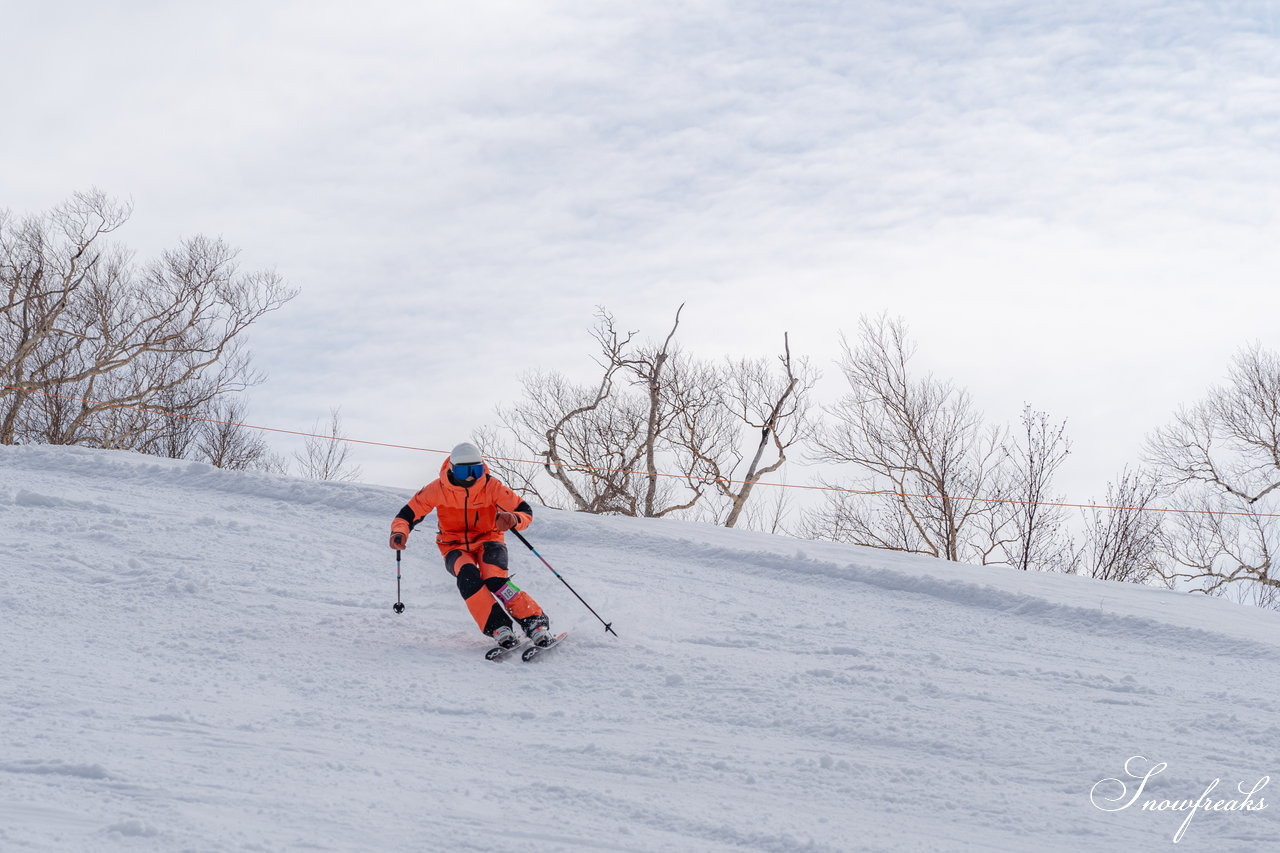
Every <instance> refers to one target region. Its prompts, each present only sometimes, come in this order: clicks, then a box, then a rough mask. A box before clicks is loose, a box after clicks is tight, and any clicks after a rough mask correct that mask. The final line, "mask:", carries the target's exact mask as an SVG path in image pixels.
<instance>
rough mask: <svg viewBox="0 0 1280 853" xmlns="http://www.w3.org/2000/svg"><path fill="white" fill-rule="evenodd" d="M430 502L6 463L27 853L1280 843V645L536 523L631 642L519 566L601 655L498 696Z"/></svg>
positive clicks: (1185, 621)
mask: <svg viewBox="0 0 1280 853" xmlns="http://www.w3.org/2000/svg"><path fill="white" fill-rule="evenodd" d="M414 461H415V463H416V462H417V460H416V459H415V460H414ZM416 467H417V469H418V471H417V477H418V478H419V479H420V480H421V481H422V482H425V481H426V480H427V479H430V478H431V477H432V476H433V472H434V469H435V467H436V460H434V459H433V458H428V457H423V460H422V462H421V464H417V465H416ZM409 491H411V490H406V489H391V488H386V487H377V486H366V485H353V484H335V483H317V482H310V481H302V480H296V479H291V478H286V477H277V476H271V475H266V474H258V473H243V472H228V471H221V470H218V469H215V468H212V467H209V466H207V465H203V464H198V463H190V462H185V461H175V460H163V459H156V458H153V457H146V456H139V455H135V454H129V453H120V452H107V451H90V450H85V449H79V448H51V447H0V677H2V678H3V681H2V683H3V685H4V689H3V690H0V850H5V851H8V850H40V851H81V850H83V851H97V850H108V851H116V850H129V851H171V850H201V851H223V850H226V851H231V850H296V849H320V850H338V851H348V850H349V851H384V850H385V851H406V850H408V851H419V850H421V851H436V850H440V851H491V850H494V849H538V850H539V851H541V853H547V851H560V850H563V851H600V850H625V851H668V850H671V851H686V850H687V851H741V850H765V851H787V853H790V851H796V850H808V851H850V850H894V851H897V850H919V851H933V850H941V851H968V850H973V851H978V850H982V851H988V850H1006V851H1017V852H1018V853H1023V851H1029V850H1037V851H1058V850H1061V851H1079V850H1096V851H1108V850H1123V851H1133V850H1157V849H1164V848H1165V846H1166V845H1169V844H1171V843H1172V842H1173V838H1174V836H1175V834H1177V833H1179V831H1180V829H1181V832H1182V834H1181V835H1180V842H1179V846H1178V848H1177V849H1181V850H1213V851H1227V850H1238V851H1254V850H1261V849H1266V848H1268V847H1269V846H1270V845H1272V844H1274V843H1275V842H1276V841H1277V840H1280V807H1271V806H1270V801H1269V799H1268V795H1270V794H1272V793H1273V790H1272V789H1271V788H1268V787H1265V785H1264V787H1263V788H1261V789H1258V790H1257V791H1255V792H1254V793H1253V794H1252V795H1251V796H1250V795H1248V794H1245V793H1242V792H1241V786H1243V791H1246V792H1247V791H1248V790H1249V789H1250V788H1252V787H1255V786H1256V785H1257V784H1258V783H1259V780H1260V779H1262V778H1264V777H1267V776H1269V775H1271V774H1273V773H1274V772H1275V771H1277V770H1278V769H1280V767H1277V753H1276V750H1275V738H1274V733H1273V725H1274V720H1275V716H1276V712H1277V711H1280V699H1278V698H1277V696H1276V694H1275V685H1276V684H1277V683H1280V637H1278V636H1277V631H1276V628H1277V621H1276V620H1277V614H1275V613H1272V612H1268V611H1262V610H1257V609H1254V608H1248V607H1242V606H1238V605H1234V604H1231V603H1228V602H1224V601H1219V600H1213V599H1205V598H1203V597H1199V596H1190V595H1185V594H1177V593H1173V592H1168V591H1164V590H1155V589H1146V588H1139V587H1135V586H1130V585H1122V584H1112V583H1104V582H1098V581H1092V580H1089V579H1084V578H1077V577H1065V576H1052V575H1027V574H1023V573H1019V572H1014V571H1011V570H1008V569H997V568H982V567H975V566H967V565H960V564H953V563H946V562H942V561H937V560H929V559H923V558H917V557H911V556H908V555H900V554H891V553H885V552H880V551H874V550H869V549H862V548H855V547H849V546H842V545H836V544H831V543H815V542H805V541H799V540H794V539H788V538H784V537H775V536H767V535H763V534H757V533H750V532H745V531H733V530H724V529H722V528H716V527H712V526H709V525H703V524H695V523H687V522H673V521H655V520H646V519H629V518H603V517H594V516H584V515H580V514H575V513H568V512H562V511H554V510H547V509H541V508H536V514H535V521H534V525H533V527H532V528H530V530H529V531H528V536H529V538H530V539H531V541H533V543H534V544H535V546H536V547H537V548H538V550H539V552H540V553H541V554H542V555H543V556H544V557H545V558H546V559H547V560H548V561H550V562H551V564H552V565H553V566H555V568H556V569H557V570H558V571H559V572H560V573H561V574H562V575H563V576H564V578H565V579H566V580H567V581H569V583H571V584H572V585H573V586H574V588H575V589H576V590H577V591H578V592H579V593H580V594H581V595H582V596H583V598H585V599H586V600H587V601H588V602H589V603H590V604H591V605H592V606H593V607H594V608H595V609H596V610H597V611H599V612H600V613H601V615H602V616H604V617H605V618H606V619H608V620H610V621H611V622H612V623H613V625H614V628H615V630H616V631H617V633H618V635H619V636H618V637H617V638H614V637H612V636H609V635H607V634H605V633H604V631H603V629H602V627H601V625H600V623H599V622H598V621H596V619H595V618H594V617H593V616H592V615H591V614H590V613H589V612H588V611H587V610H586V608H584V607H583V606H582V604H581V603H579V602H578V600H577V599H576V598H574V597H573V595H572V594H571V593H570V592H569V590H568V589H567V588H566V587H565V586H563V585H562V584H561V583H560V582H559V581H558V580H557V579H556V578H555V576H554V575H552V573H550V572H548V571H547V570H546V569H545V567H543V566H542V564H541V563H540V562H538V561H537V560H536V559H535V558H534V557H533V556H532V555H531V554H529V553H528V552H527V551H526V550H524V548H523V547H522V546H520V545H519V544H518V543H516V542H514V540H513V542H512V549H511V553H512V565H513V575H514V577H515V579H516V581H517V583H519V584H520V586H522V587H523V588H525V589H526V590H528V591H529V592H530V593H532V594H533V595H534V596H535V597H536V598H537V599H538V600H539V601H540V602H541V603H542V605H543V606H544V608H545V609H546V611H547V612H548V614H549V615H550V616H551V619H552V626H553V628H555V629H557V630H568V631H569V632H570V638H569V640H568V641H567V642H566V643H565V644H564V645H563V646H562V647H561V648H558V649H556V650H555V651H554V652H551V653H548V654H547V655H545V656H543V657H542V658H541V659H540V660H538V661H537V662H535V663H530V664H523V663H520V662H519V661H518V660H508V661H505V662H503V663H498V664H494V663H489V662H487V661H485V660H484V658H483V653H484V651H485V649H486V648H487V643H486V640H485V638H483V637H482V636H480V635H479V633H478V632H477V631H476V630H475V626H474V624H473V623H472V622H471V620H470V618H469V617H468V615H467V612H466V609H465V607H464V606H463V604H462V602H461V600H460V599H459V597H458V595H457V592H456V589H455V587H454V585H453V580H452V578H451V577H450V576H449V575H448V574H447V573H446V572H445V571H444V568H443V566H442V564H441V561H440V559H439V556H438V553H437V551H436V549H435V547H434V543H433V542H432V538H433V537H432V535H431V528H432V524H431V522H430V521H428V522H426V523H424V524H423V525H422V526H420V527H419V528H418V530H417V531H416V532H415V533H414V534H413V536H412V537H411V539H410V543H409V549H408V550H407V551H406V552H405V553H404V559H403V567H402V568H403V575H404V577H403V600H404V602H405V605H406V611H405V612H404V613H403V614H400V615H396V614H394V613H393V612H392V609H391V605H392V604H393V603H394V601H395V595H396V585H395V584H396V579H395V560H394V555H393V552H391V551H390V550H389V549H388V548H387V546H386V541H387V534H388V530H389V526H390V520H391V518H392V517H393V516H394V514H395V513H396V511H397V510H398V509H399V508H400V506H401V505H402V504H403V503H404V501H405V499H406V498H407V497H408V495H409ZM1135 756H1141V757H1142V758H1141V760H1137V759H1135V758H1134V757H1135ZM1130 759H1133V760H1132V761H1131V760H1130ZM1126 762H1129V771H1130V773H1129V774H1126V771H1125V765H1126ZM1161 763H1163V764H1164V765H1165V768H1164V769H1162V770H1160V771H1153V772H1152V774H1151V777H1150V778H1149V780H1148V781H1147V782H1146V784H1145V785H1142V781H1141V777H1142V776H1143V775H1145V774H1146V773H1147V771H1148V770H1151V769H1152V768H1154V767H1156V766H1158V765H1159V764H1161ZM1134 773H1136V774H1137V778H1135V777H1134V775H1132V774H1134ZM1108 779H1110V780H1112V781H1110V782H1104V780H1108ZM1215 779H1219V780H1221V781H1220V784H1219V785H1218V786H1217V787H1216V790H1215V791H1214V792H1213V793H1211V794H1210V801H1209V802H1208V804H1206V805H1202V806H1200V807H1197V808H1196V809H1193V810H1187V809H1182V810H1179V809H1177V808H1175V807H1176V806H1178V805H1180V804H1181V803H1180V801H1186V800H1192V801H1194V800H1197V798H1201V796H1202V794H1203V793H1204V791H1205V789H1206V787H1209V786H1210V784H1211V783H1212V782H1213V780H1215ZM1121 785H1124V786H1125V787H1124V792H1123V793H1121V789H1120V787H1118V786H1121ZM1140 786H1141V788H1142V790H1141V791H1139V788H1140ZM1129 797H1133V803H1132V805H1131V806H1125V803H1126V800H1127V799H1128V798H1129ZM1148 800H1154V801H1155V806H1156V807H1149V808H1145V809H1144V808H1143V805H1144V803H1146V802H1147V801H1148ZM1246 800H1247V802H1243V804H1242V803H1241V801H1246ZM1213 801H1234V802H1235V803H1236V806H1237V807H1236V808H1233V809H1232V808H1225V807H1224V808H1218V809H1216V810H1215V809H1214V808H1212V802H1213ZM1259 801H1262V802H1263V804H1264V805H1263V807H1261V808H1258V807H1257V806H1258V803H1259ZM1162 802H1163V805H1164V807H1163V808H1159V806H1161V804H1162ZM1188 815H1190V818H1188ZM1188 820H1189V822H1188V823H1186V824H1185V825H1184V821H1188Z"/></svg>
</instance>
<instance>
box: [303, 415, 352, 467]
mask: <svg viewBox="0 0 1280 853" xmlns="http://www.w3.org/2000/svg"><path fill="white" fill-rule="evenodd" d="M326 430H327V431H326V433H325V434H324V435H320V424H319V422H317V423H316V425H315V428H314V432H315V433H316V434H317V435H318V436H320V437H314V436H313V437H308V438H307V439H306V440H305V441H304V442H303V449H302V452H300V453H294V455H293V457H294V459H296V460H297V462H298V469H299V471H300V472H301V474H302V476H303V477H306V478H307V479H309V480H335V481H337V482H342V483H349V482H352V481H354V480H357V479H359V477H360V468H359V467H358V466H357V467H354V468H353V467H352V466H351V459H350V456H351V445H350V444H348V443H347V442H346V441H345V438H346V437H345V436H344V435H343V434H342V414H341V412H340V411H339V410H338V409H330V410H329V425H328V427H327V428H326Z"/></svg>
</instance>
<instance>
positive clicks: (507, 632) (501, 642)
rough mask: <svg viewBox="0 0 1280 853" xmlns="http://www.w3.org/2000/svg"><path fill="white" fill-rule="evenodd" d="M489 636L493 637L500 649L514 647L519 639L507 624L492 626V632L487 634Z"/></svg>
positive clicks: (518, 642)
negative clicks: (497, 626)
mask: <svg viewBox="0 0 1280 853" xmlns="http://www.w3.org/2000/svg"><path fill="white" fill-rule="evenodd" d="M489 636H490V637H493V639H494V642H496V643H497V644H498V647H499V648H502V649H514V648H515V647H516V646H517V645H519V644H520V641H519V640H518V639H516V634H515V632H514V631H512V630H511V627H510V626H509V625H503V626H502V627H501V628H494V629H493V632H492V633H491V634H489Z"/></svg>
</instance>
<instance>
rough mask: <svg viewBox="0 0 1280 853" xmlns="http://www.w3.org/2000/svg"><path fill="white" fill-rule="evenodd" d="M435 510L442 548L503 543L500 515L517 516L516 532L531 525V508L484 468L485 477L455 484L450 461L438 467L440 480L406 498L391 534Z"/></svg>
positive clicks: (403, 531) (439, 543) (406, 534)
mask: <svg viewBox="0 0 1280 853" xmlns="http://www.w3.org/2000/svg"><path fill="white" fill-rule="evenodd" d="M432 510H435V513H436V521H437V522H438V524H439V529H438V530H437V532H436V544H437V545H439V546H440V547H441V548H450V547H457V548H465V549H469V548H471V547H472V546H474V545H476V544H477V543H480V542H502V541H504V537H503V534H502V532H501V531H499V530H498V529H497V528H496V526H495V525H496V519H497V515H498V513H499V512H513V513H515V514H516V518H517V519H518V521H517V522H516V526H515V529H516V530H524V529H526V528H527V527H528V526H529V525H530V524H532V523H533V509H532V508H530V506H529V504H528V502H527V501H525V500H524V499H523V498H521V497H520V496H519V495H517V494H516V493H515V492H513V491H512V490H511V489H510V488H508V487H507V486H506V485H505V484H504V483H503V482H502V481H501V480H499V479H498V478H497V477H494V476H493V475H492V474H490V473H489V466H488V465H486V466H485V469H484V476H482V477H480V478H479V479H478V480H476V481H475V482H474V483H472V484H471V485H470V487H467V486H459V485H456V484H455V483H454V482H453V481H452V479H451V478H450V477H449V460H448V459H447V458H446V459H445V460H444V464H443V465H441V466H440V479H438V480H433V481H431V482H430V483H428V484H427V485H425V486H423V487H422V488H421V489H419V490H418V492H417V494H415V495H414V496H413V497H411V498H409V502H408V503H407V504H405V505H404V508H403V509H401V510H400V512H399V514H398V515H397V516H396V517H395V520H393V521H392V522H391V532H392V533H403V534H404V535H405V539H406V540H407V539H408V538H409V531H410V530H412V529H413V528H414V527H416V526H417V525H418V522H420V521H422V519H423V518H425V517H426V516H427V515H429V514H430V513H431V511H432Z"/></svg>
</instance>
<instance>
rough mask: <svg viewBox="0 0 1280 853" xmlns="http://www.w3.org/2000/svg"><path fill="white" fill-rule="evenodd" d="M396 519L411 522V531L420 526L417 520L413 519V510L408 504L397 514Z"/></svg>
mask: <svg viewBox="0 0 1280 853" xmlns="http://www.w3.org/2000/svg"><path fill="white" fill-rule="evenodd" d="M396 518H403V519H404V520H405V521H407V522H409V529H410V530H412V529H413V528H415V527H417V526H418V522H417V520H416V519H415V518H414V517H413V508H412V507H411V506H409V505H408V504H405V505H404V506H402V507H401V508H400V511H399V512H397V513H396Z"/></svg>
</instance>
